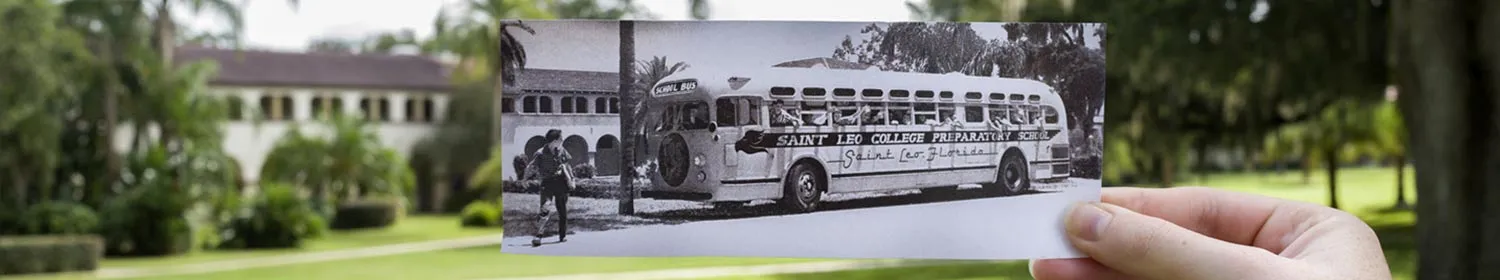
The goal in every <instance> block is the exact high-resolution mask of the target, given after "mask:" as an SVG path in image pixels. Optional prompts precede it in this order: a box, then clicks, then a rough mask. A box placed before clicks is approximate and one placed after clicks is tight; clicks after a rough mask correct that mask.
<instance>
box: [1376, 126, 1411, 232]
mask: <svg viewBox="0 0 1500 280" xmlns="http://www.w3.org/2000/svg"><path fill="white" fill-rule="evenodd" d="M1373 111H1374V117H1373V118H1371V120H1372V122H1374V124H1375V125H1378V126H1379V128H1378V129H1376V130H1375V131H1374V132H1375V135H1374V140H1375V141H1374V142H1375V143H1374V147H1375V150H1376V153H1377V154H1378V155H1379V156H1381V157H1384V158H1385V159H1386V161H1387V162H1389V163H1391V164H1392V165H1393V166H1395V169H1396V208H1397V209H1408V208H1411V205H1410V204H1409V203H1407V201H1406V162H1407V158H1406V147H1407V145H1408V143H1410V141H1409V140H1407V135H1406V123H1405V122H1404V121H1403V120H1402V118H1401V109H1400V108H1399V107H1397V106H1396V103H1395V102H1385V103H1381V104H1380V105H1379V107H1377V108H1375V110H1373Z"/></svg>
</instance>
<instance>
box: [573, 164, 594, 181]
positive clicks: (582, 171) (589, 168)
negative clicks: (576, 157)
mask: <svg viewBox="0 0 1500 280" xmlns="http://www.w3.org/2000/svg"><path fill="white" fill-rule="evenodd" d="M573 177H578V179H588V178H594V165H592V164H588V163H579V164H578V165H574V166H573Z"/></svg>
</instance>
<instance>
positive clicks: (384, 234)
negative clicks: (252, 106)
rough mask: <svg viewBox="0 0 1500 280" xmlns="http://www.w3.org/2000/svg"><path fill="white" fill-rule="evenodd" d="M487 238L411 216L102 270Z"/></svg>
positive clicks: (128, 261) (454, 220) (451, 219)
mask: <svg viewBox="0 0 1500 280" xmlns="http://www.w3.org/2000/svg"><path fill="white" fill-rule="evenodd" d="M488 234H500V229H499V228H493V229H476V228H462V227H459V226H458V217H457V216H451V215H444V216H435V215H411V216H406V217H404V218H403V219H402V220H401V221H399V222H397V223H396V225H394V226H392V227H390V228H385V229H375V230H355V231H333V232H331V233H330V234H329V235H327V236H323V237H321V238H318V239H313V240H310V241H308V243H307V244H306V246H304V247H303V248H300V249H285V250H244V251H228V250H211V251H199V252H193V253H189V254H185V255H181V256H173V257H165V258H111V259H105V260H104V263H103V267H104V268H134V267H152V266H162V265H176V264H185V263H196V262H205V261H218V260H231V259H236V258H249V257H265V256H274V255H279V254H287V253H299V252H314V251H323V250H334V249H348V248H358V247H369V246H378V245H388V244H398V243H407V242H420V241H430V240H441V239H451V238H461V237H470V236H479V235H488Z"/></svg>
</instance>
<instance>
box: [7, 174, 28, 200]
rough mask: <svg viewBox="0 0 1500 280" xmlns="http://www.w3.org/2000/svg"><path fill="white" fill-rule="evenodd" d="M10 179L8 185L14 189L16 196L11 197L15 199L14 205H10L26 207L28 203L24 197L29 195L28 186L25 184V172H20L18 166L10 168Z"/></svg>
mask: <svg viewBox="0 0 1500 280" xmlns="http://www.w3.org/2000/svg"><path fill="white" fill-rule="evenodd" d="M10 181H11V182H10V186H9V187H10V188H11V189H14V190H15V196H16V197H15V198H13V199H15V202H14V203H15V205H13V206H12V207H16V209H26V207H27V206H28V205H29V204H27V203H26V197H27V196H29V195H30V194H28V193H27V192H28V191H29V189H28V188H30V187H29V186H27V183H26V174H21V169H20V168H11V169H10Z"/></svg>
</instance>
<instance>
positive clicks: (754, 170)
mask: <svg viewBox="0 0 1500 280" xmlns="http://www.w3.org/2000/svg"><path fill="white" fill-rule="evenodd" d="M717 107H718V108H717V109H718V111H717V115H718V124H719V127H718V131H717V132H715V134H716V135H717V136H718V137H717V139H716V141H717V143H719V144H722V145H723V147H724V152H723V155H724V157H723V159H724V161H723V163H722V164H723V165H724V167H725V168H722V171H721V172H722V174H723V180H724V182H757V181H765V180H768V179H774V177H776V176H777V175H779V174H780V173H779V172H778V171H777V168H776V166H777V165H776V163H775V160H774V159H775V158H776V157H775V155H774V154H775V153H778V152H779V151H781V150H782V149H775V148H768V147H765V146H766V143H768V142H767V140H768V139H765V138H766V137H764V135H765V134H766V133H767V127H768V126H767V125H765V124H766V123H765V122H764V121H762V120H765V119H766V111H765V110H764V109H763V108H762V107H761V102H760V99H756V98H748V97H726V98H721V99H719V101H718V102H717Z"/></svg>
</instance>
